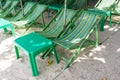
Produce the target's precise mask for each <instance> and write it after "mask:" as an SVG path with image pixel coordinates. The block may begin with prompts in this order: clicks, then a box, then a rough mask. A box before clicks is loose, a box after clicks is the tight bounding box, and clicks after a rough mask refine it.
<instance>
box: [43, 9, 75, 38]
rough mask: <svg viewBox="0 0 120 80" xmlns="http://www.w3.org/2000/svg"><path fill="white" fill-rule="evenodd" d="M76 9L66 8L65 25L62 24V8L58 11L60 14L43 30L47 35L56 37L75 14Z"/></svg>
mask: <svg viewBox="0 0 120 80" xmlns="http://www.w3.org/2000/svg"><path fill="white" fill-rule="evenodd" d="M76 13H77V11H76V10H71V9H67V11H66V25H65V24H64V23H65V21H64V17H65V16H64V9H62V11H61V12H60V14H59V15H58V16H57V17H56V19H54V21H52V22H51V24H49V25H48V27H47V28H46V29H45V30H44V33H45V32H46V34H47V35H49V36H47V35H46V36H47V37H58V35H59V34H60V33H61V32H62V31H63V29H64V27H65V26H67V25H68V24H69V23H70V22H71V21H72V19H73V17H74V16H75V15H76Z"/></svg>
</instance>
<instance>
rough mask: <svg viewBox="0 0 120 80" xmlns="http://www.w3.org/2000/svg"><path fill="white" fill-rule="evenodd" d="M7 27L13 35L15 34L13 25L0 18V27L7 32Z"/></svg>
mask: <svg viewBox="0 0 120 80" xmlns="http://www.w3.org/2000/svg"><path fill="white" fill-rule="evenodd" d="M7 27H9V28H10V29H11V31H12V34H13V36H15V32H14V28H13V25H12V24H11V23H10V22H9V21H7V20H5V19H3V18H0V28H3V29H4V31H5V32H7Z"/></svg>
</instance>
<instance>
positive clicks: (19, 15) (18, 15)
mask: <svg viewBox="0 0 120 80" xmlns="http://www.w3.org/2000/svg"><path fill="white" fill-rule="evenodd" d="M35 5H36V3H34V2H26V4H25V6H24V15H23V11H22V9H20V11H19V12H18V13H16V14H15V15H14V16H13V17H8V18H6V19H7V20H9V21H18V20H20V19H22V18H24V17H25V16H27V15H29V14H30V12H31V11H32V10H33V9H34V7H35Z"/></svg>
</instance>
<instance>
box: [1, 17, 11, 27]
mask: <svg viewBox="0 0 120 80" xmlns="http://www.w3.org/2000/svg"><path fill="white" fill-rule="evenodd" d="M9 25H11V23H10V22H9V21H7V20H5V19H3V18H0V27H4V26H9Z"/></svg>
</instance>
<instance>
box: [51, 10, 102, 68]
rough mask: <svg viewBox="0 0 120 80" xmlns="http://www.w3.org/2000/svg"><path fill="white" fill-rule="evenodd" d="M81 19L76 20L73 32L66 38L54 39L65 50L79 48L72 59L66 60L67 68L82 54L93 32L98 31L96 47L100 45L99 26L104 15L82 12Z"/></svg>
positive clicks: (65, 36)
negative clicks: (81, 50) (81, 51)
mask: <svg viewBox="0 0 120 80" xmlns="http://www.w3.org/2000/svg"><path fill="white" fill-rule="evenodd" d="M79 15H80V17H79V18H78V19H77V20H76V22H75V26H74V27H73V29H72V30H70V31H69V32H68V33H67V34H65V35H64V36H62V37H60V38H57V39H54V40H53V41H54V43H55V44H57V45H59V46H61V47H63V48H65V49H74V48H77V49H76V51H75V52H73V55H72V56H71V57H70V59H67V60H66V59H65V58H64V57H62V59H64V60H65V61H66V62H67V64H66V66H65V68H67V67H69V65H70V63H71V62H72V61H73V60H74V58H75V57H77V55H78V54H79V53H80V49H81V48H82V47H83V45H84V44H85V43H86V41H87V40H88V38H89V36H90V35H91V34H92V32H93V31H96V41H95V43H96V44H95V45H97V43H98V30H97V25H98V23H99V22H100V20H101V19H102V17H103V15H102V14H101V15H100V14H97V13H93V12H88V11H82V12H81V13H79Z"/></svg>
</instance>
